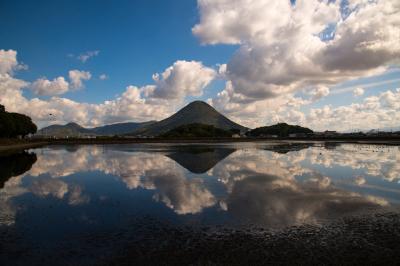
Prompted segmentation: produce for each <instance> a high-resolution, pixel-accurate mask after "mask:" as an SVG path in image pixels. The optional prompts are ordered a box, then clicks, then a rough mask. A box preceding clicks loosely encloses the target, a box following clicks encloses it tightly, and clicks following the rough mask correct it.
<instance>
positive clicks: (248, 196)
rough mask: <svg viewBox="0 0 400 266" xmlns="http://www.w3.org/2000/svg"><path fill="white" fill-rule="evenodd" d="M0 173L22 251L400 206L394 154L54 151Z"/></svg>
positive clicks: (312, 149)
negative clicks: (156, 228) (160, 228)
mask: <svg viewBox="0 0 400 266" xmlns="http://www.w3.org/2000/svg"><path fill="white" fill-rule="evenodd" d="M0 169H1V173H0V229H1V232H2V233H3V237H4V235H6V236H7V235H8V234H10V232H13V234H15V236H18V237H17V240H15V241H16V244H15V245H16V246H18V247H20V246H21V245H23V246H24V248H25V249H29V248H30V247H31V246H33V245H37V246H41V248H42V249H46V247H49V248H50V247H51V248H55V247H57V245H61V243H64V242H65V241H66V239H69V240H70V239H74V241H75V242H74V243H75V244H76V243H78V244H77V245H81V243H79V241H80V240H79V239H80V238H81V237H82V236H88V235H91V234H101V233H104V232H107V233H109V232H114V231H115V232H116V231H119V230H124V229H126V228H127V227H129V226H131V225H132V221H137V220H141V221H144V223H145V224H146V221H147V220H149V221H150V220H151V221H153V220H157V221H168V223H170V224H173V225H174V226H190V227H202V226H220V225H223V226H227V227H233V228H235V227H240V228H243V227H246V226H249V225H256V226H261V227H264V228H268V229H279V228H285V227H289V226H293V225H302V224H314V223H315V224H320V223H325V222H329V221H332V220H335V219H338V218H341V217H345V216H352V215H358V214H364V213H370V212H375V211H377V210H378V211H380V210H397V209H398V207H399V203H400V147H397V146H378V145H359V144H332V143H331V144H329V143H298V144H288V143H286V144H282V143H277V144H271V143H269V144H268V143H234V144H213V145H205V144H198V145H196V144H190V145H186V144H185V145H176V144H173V145H170V144H141V145H138V144H133V145H126V144H124V145H90V146H89V145H88V146H50V147H45V148H40V149H32V150H29V151H26V152H23V153H19V154H14V155H8V156H5V155H4V156H0ZM3 240H4V239H3ZM3 240H2V241H3Z"/></svg>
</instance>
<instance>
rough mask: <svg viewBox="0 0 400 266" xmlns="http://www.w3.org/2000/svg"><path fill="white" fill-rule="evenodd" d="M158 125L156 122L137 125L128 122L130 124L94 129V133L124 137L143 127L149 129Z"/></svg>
mask: <svg viewBox="0 0 400 266" xmlns="http://www.w3.org/2000/svg"><path fill="white" fill-rule="evenodd" d="M154 123H156V121H149V122H143V123H135V122H128V123H118V124H112V125H106V126H102V127H96V128H93V129H92V131H93V132H94V133H96V134H97V135H105V136H107V135H124V134H127V133H130V132H133V131H135V130H137V129H140V128H142V127H147V126H150V125H152V124H154Z"/></svg>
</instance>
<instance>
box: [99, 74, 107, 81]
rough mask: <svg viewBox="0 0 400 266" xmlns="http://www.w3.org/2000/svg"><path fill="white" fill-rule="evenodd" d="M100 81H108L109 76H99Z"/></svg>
mask: <svg viewBox="0 0 400 266" xmlns="http://www.w3.org/2000/svg"><path fill="white" fill-rule="evenodd" d="M99 79H100V80H106V79H108V76H107V75H106V74H101V75H100V76H99Z"/></svg>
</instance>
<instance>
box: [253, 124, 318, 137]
mask: <svg viewBox="0 0 400 266" xmlns="http://www.w3.org/2000/svg"><path fill="white" fill-rule="evenodd" d="M301 133H304V134H307V133H313V131H312V130H311V129H309V128H306V127H301V126H297V125H289V124H286V123H279V124H276V125H272V126H266V127H259V128H255V129H253V130H251V131H249V132H247V135H248V136H251V137H260V136H265V135H277V136H279V137H287V136H289V134H301Z"/></svg>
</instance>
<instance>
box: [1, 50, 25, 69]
mask: <svg viewBox="0 0 400 266" xmlns="http://www.w3.org/2000/svg"><path fill="white" fill-rule="evenodd" d="M27 68H28V66H27V65H24V64H21V63H18V61H17V51H14V50H3V49H1V50H0V75H4V74H9V75H12V74H13V71H14V70H22V69H27Z"/></svg>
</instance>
